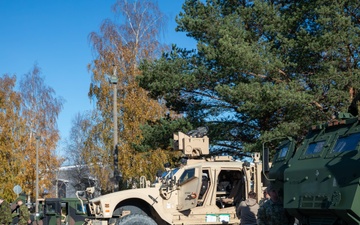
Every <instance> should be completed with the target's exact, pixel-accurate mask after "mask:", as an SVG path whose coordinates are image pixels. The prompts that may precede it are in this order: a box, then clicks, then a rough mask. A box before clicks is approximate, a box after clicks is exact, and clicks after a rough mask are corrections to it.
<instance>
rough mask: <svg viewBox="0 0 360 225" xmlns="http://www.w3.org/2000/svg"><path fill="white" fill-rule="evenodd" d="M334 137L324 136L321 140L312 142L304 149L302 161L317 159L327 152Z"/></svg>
mask: <svg viewBox="0 0 360 225" xmlns="http://www.w3.org/2000/svg"><path fill="white" fill-rule="evenodd" d="M332 136H333V135H324V136H321V138H317V139H313V140H310V141H309V142H308V143H307V144H306V145H305V148H304V149H303V152H302V156H301V158H300V159H309V158H316V157H320V156H322V155H323V153H324V152H327V151H328V150H326V149H328V148H329V146H330V144H329V140H330V139H331V137H332Z"/></svg>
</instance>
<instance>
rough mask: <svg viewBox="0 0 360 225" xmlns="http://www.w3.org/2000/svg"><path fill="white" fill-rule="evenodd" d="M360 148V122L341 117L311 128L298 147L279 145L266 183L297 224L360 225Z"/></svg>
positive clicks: (346, 115)
mask: <svg viewBox="0 0 360 225" xmlns="http://www.w3.org/2000/svg"><path fill="white" fill-rule="evenodd" d="M359 143H360V123H359V118H355V117H352V116H351V115H350V114H347V113H340V114H339V115H338V116H337V117H336V118H335V119H333V120H332V121H331V122H329V123H327V124H322V125H318V126H313V127H311V129H310V130H309V132H308V134H307V136H306V138H305V139H304V140H303V141H302V143H301V145H300V146H298V147H296V146H295V141H293V140H292V139H291V138H288V139H287V140H285V141H283V142H282V143H281V144H280V146H279V147H278V149H277V153H276V155H275V157H274V158H273V161H272V166H271V168H270V171H269V174H268V179H269V180H270V182H271V183H272V184H273V186H274V187H275V188H276V190H277V191H278V193H279V194H280V195H281V196H282V199H283V204H284V208H285V210H287V211H288V213H289V214H291V215H292V216H294V217H296V218H297V219H298V220H299V223H301V224H306V225H315V224H316V225H318V224H321V225H340V224H341V225H350V224H360V145H359ZM264 155H266V154H264Z"/></svg>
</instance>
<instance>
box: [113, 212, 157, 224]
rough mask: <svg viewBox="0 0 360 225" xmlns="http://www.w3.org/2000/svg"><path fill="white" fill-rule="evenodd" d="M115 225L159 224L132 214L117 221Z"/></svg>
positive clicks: (148, 218)
mask: <svg viewBox="0 0 360 225" xmlns="http://www.w3.org/2000/svg"><path fill="white" fill-rule="evenodd" d="M115 225H157V223H156V222H155V221H154V220H153V219H151V218H150V217H148V216H145V215H141V214H130V215H128V216H124V217H122V218H120V219H119V220H117V221H116V224H115Z"/></svg>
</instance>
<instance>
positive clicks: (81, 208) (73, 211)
mask: <svg viewBox="0 0 360 225" xmlns="http://www.w3.org/2000/svg"><path fill="white" fill-rule="evenodd" d="M86 207H87V204H86V201H85V202H84V201H83V200H80V199H78V198H47V199H45V200H43V201H39V208H40V210H39V216H38V218H37V221H35V222H37V223H36V224H42V225H81V224H83V223H84V221H85V218H86V217H87V209H86Z"/></svg>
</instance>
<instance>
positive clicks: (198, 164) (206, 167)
mask: <svg viewBox="0 0 360 225" xmlns="http://www.w3.org/2000/svg"><path fill="white" fill-rule="evenodd" d="M174 149H175V150H180V151H182V152H183V154H184V155H185V156H186V157H187V161H186V163H184V164H182V165H181V166H180V167H178V168H171V169H170V168H169V169H168V170H167V171H166V172H165V173H163V174H162V176H160V177H158V179H157V180H156V181H155V182H153V183H150V182H145V181H143V182H142V183H143V184H147V185H144V187H143V188H137V189H130V190H123V191H118V192H114V193H110V194H107V195H103V196H100V197H97V198H93V199H91V200H89V203H88V206H89V218H87V219H86V224H88V225H109V224H116V225H119V224H124V225H125V224H126V225H131V224H149V225H155V224H174V225H177V224H178V225H180V224H181V225H186V224H188V225H192V224H194V225H195V224H224V223H226V224H240V220H239V218H238V216H237V214H236V206H237V205H238V204H239V202H240V201H241V200H244V199H245V198H246V195H247V193H248V192H249V191H250V190H253V191H255V192H257V193H261V191H262V183H261V172H262V171H261V170H262V164H261V162H260V160H259V159H260V153H254V154H252V158H253V161H252V162H251V163H250V162H242V161H234V160H232V158H231V157H229V156H216V157H209V156H208V155H209V139H208V137H207V136H206V135H202V136H199V135H189V134H184V133H182V132H179V133H177V134H174ZM258 197H260V196H258Z"/></svg>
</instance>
